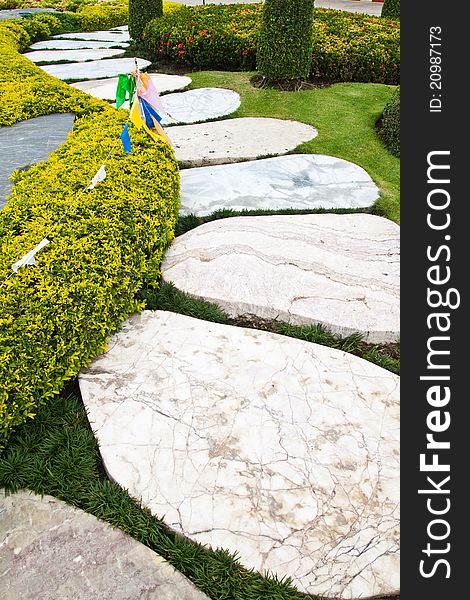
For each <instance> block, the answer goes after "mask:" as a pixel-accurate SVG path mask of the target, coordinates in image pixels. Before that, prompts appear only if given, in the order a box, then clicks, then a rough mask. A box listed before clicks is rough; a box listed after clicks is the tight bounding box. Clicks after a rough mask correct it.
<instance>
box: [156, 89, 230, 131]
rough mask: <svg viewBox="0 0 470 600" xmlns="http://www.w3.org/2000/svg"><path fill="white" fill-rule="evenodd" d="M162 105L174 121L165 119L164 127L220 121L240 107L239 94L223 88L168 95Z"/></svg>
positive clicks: (163, 99)
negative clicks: (219, 119) (211, 120)
mask: <svg viewBox="0 0 470 600" xmlns="http://www.w3.org/2000/svg"><path fill="white" fill-rule="evenodd" d="M162 103H163V106H164V107H165V109H166V110H167V111H168V113H169V114H170V115H171V117H173V119H171V118H170V119H169V118H165V119H163V122H162V123H163V125H169V124H171V123H175V122H177V123H197V122H198V121H208V120H209V119H218V118H220V117H224V116H227V115H230V114H232V113H233V112H235V111H236V110H237V108H238V107H239V106H240V96H239V95H238V94H237V92H234V91H232V90H226V89H223V88H198V89H195V90H189V91H188V92H181V93H178V94H167V95H166V96H164V97H163V98H162Z"/></svg>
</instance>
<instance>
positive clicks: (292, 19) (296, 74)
mask: <svg viewBox="0 0 470 600" xmlns="http://www.w3.org/2000/svg"><path fill="white" fill-rule="evenodd" d="M313 5H314V0H266V2H265V4H264V9H263V18H262V24H261V30H260V33H259V40H258V55H257V64H256V67H257V69H258V71H259V72H260V74H261V75H264V76H265V77H266V78H267V79H268V80H269V81H272V82H277V81H294V80H302V79H308V77H309V75H310V68H311V64H312V50H313V48H312V42H313V40H312V29H313Z"/></svg>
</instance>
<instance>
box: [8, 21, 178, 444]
mask: <svg viewBox="0 0 470 600" xmlns="http://www.w3.org/2000/svg"><path fill="white" fill-rule="evenodd" d="M18 28H19V26H15V27H14V28H13V29H14V30H12V29H11V28H10V26H9V25H8V23H7V25H6V26H4V25H3V24H0V67H1V68H0V96H1V98H2V103H1V104H0V125H8V124H12V123H15V122H17V121H19V120H21V119H25V118H30V117H35V116H38V115H40V114H48V113H53V112H68V111H73V112H75V113H76V115H77V120H76V122H75V125H74V128H73V131H72V132H71V134H70V135H69V138H68V140H67V141H66V142H65V143H64V144H63V145H62V146H61V147H60V148H59V149H58V150H56V151H55V152H54V153H52V154H51V156H50V157H49V159H48V160H47V161H45V162H43V163H40V164H37V165H35V166H33V167H31V168H30V169H28V170H26V171H21V172H15V173H14V175H13V180H14V184H15V185H14V187H13V189H12V192H11V194H10V196H9V198H8V203H7V205H6V207H5V208H4V209H3V210H2V211H0V381H1V385H0V448H1V447H2V446H4V445H5V443H6V441H7V439H8V437H9V435H10V433H11V431H12V430H13V429H14V428H15V427H16V426H18V425H20V424H21V423H23V422H24V421H25V420H27V419H28V418H29V417H31V416H33V415H34V414H35V409H36V407H37V406H39V405H40V404H43V403H44V402H45V401H47V399H49V398H51V397H52V396H54V395H55V394H56V393H57V392H58V391H60V390H61V389H62V388H63V386H64V384H65V382H66V381H67V380H68V379H70V378H71V377H74V376H75V375H76V374H77V373H78V371H79V370H80V368H82V367H83V366H85V365H86V364H88V363H89V362H90V360H91V359H92V358H93V357H94V356H96V355H97V354H98V353H100V352H101V351H103V349H104V348H105V346H106V338H107V336H108V335H109V333H110V332H111V331H113V330H115V329H117V328H118V327H119V325H120V323H121V322H122V321H123V320H124V319H125V318H127V316H128V315H129V314H130V313H132V312H134V311H136V310H139V308H141V306H142V303H141V302H139V301H137V300H136V299H135V297H136V293H137V292H138V291H139V290H140V289H141V288H142V287H143V286H144V285H155V284H156V283H157V281H158V278H159V264H160V261H161V258H162V254H163V252H164V250H165V248H166V247H167V246H168V245H169V244H170V242H171V240H172V239H173V235H174V233H173V230H174V226H175V223H176V219H177V211H178V206H177V205H178V197H179V174H178V165H177V162H176V160H175V158H174V155H173V151H172V150H171V148H170V147H169V146H168V145H167V144H166V143H165V142H164V141H163V140H162V141H159V142H154V141H153V140H152V139H151V138H150V137H149V136H147V135H146V134H145V133H141V132H140V131H136V130H135V129H134V128H132V126H131V136H132V143H133V153H132V154H131V155H127V154H125V153H124V151H123V150H122V147H121V145H120V143H117V145H116V146H115V148H114V153H113V154H112V156H111V158H110V159H109V160H108V162H107V165H106V171H107V178H106V180H105V181H103V182H101V183H100V184H99V185H98V186H97V187H96V188H95V189H94V190H92V191H88V192H85V193H83V194H82V195H81V196H80V197H79V200H78V201H76V202H75V203H74V201H75V200H76V199H77V193H78V192H79V191H80V190H83V188H84V187H85V186H86V185H87V183H89V182H90V179H91V177H92V176H93V175H94V174H95V173H96V171H97V170H98V168H99V167H100V165H101V163H102V161H103V159H104V158H105V156H106V155H107V154H108V152H109V150H110V149H111V148H112V147H113V146H114V145H115V144H116V142H119V134H120V132H121V130H122V127H123V123H124V121H125V119H126V115H125V113H124V111H116V110H115V109H113V108H112V107H111V106H109V105H108V104H107V103H106V102H103V101H100V100H97V99H94V98H92V97H91V96H88V95H87V94H84V93H83V92H81V91H80V90H77V89H74V88H72V87H69V86H67V85H66V84H65V83H63V82H62V81H60V80H58V79H56V78H54V77H51V76H50V75H47V74H46V73H45V72H44V71H42V70H41V69H39V68H38V67H36V66H35V65H34V64H33V63H32V62H30V61H29V60H27V59H26V58H24V57H23V56H21V55H20V54H18V52H17V48H18V44H19V41H18V38H21V39H24V38H25V35H27V33H26V32H25V34H24V35H20V34H19V32H18ZM66 210H68V211H69V212H68V213H67V215H66V217H65V218H64V219H63V220H62V221H61V222H60V223H59V225H58V226H57V228H55V229H54V230H53V231H52V233H50V235H49V238H48V239H50V241H51V243H50V244H49V245H48V246H47V247H46V248H44V249H43V250H42V251H41V252H40V253H39V254H38V255H37V265H36V266H35V267H24V268H22V269H20V271H19V272H18V274H16V275H14V276H12V277H11V278H10V279H8V280H7V281H6V282H5V279H6V278H7V277H8V276H9V275H10V274H11V273H12V271H11V265H12V264H13V263H14V262H16V261H17V260H19V259H20V258H21V257H22V256H23V255H24V254H25V253H26V252H28V251H29V250H31V249H32V248H34V247H35V246H36V244H38V242H39V241H40V240H41V239H42V238H43V237H45V235H46V234H47V233H48V232H49V230H50V227H51V225H52V224H53V223H55V222H56V221H57V220H58V218H59V217H61V216H62V215H64V213H65V211H66ZM3 282H4V283H3Z"/></svg>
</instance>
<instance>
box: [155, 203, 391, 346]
mask: <svg viewBox="0 0 470 600" xmlns="http://www.w3.org/2000/svg"><path fill="white" fill-rule="evenodd" d="M399 236H400V228H399V226H398V225H397V224H396V223H392V222H391V221H389V220H387V219H383V218H381V217H376V216H374V215H369V214H350V215H335V214H319V215H315V214H314V215H274V216H260V217H232V218H228V219H221V220H217V221H212V222H209V223H205V224H204V225H201V226H199V227H196V229H193V230H191V231H189V232H188V233H185V234H184V235H182V236H180V237H178V238H176V240H175V242H174V243H173V246H172V247H171V248H170V249H169V250H168V252H167V254H166V257H165V260H164V262H163V265H162V271H163V277H164V279H165V281H172V282H173V283H174V284H175V285H176V287H177V288H179V289H181V290H183V291H185V292H187V293H189V294H191V295H192V296H196V297H198V298H203V299H204V300H209V301H211V302H216V303H217V304H219V305H220V306H222V308H224V309H225V310H226V311H227V312H228V313H229V314H230V315H231V316H233V317H238V316H246V317H248V318H250V317H254V318H256V319H259V318H261V319H267V320H275V319H277V320H280V321H286V322H290V323H293V324H296V325H302V324H313V323H321V324H322V325H324V326H326V327H327V328H328V329H330V330H331V331H333V332H334V333H336V334H339V335H343V336H344V335H350V334H352V333H355V332H359V333H361V334H362V335H363V336H364V338H365V339H366V340H367V341H368V342H370V343H374V344H376V343H389V342H397V341H398V340H399V337H400V298H399V295H400V294H399V285H400V283H399V281H400V279H399V271H400V253H399V250H400V241H399Z"/></svg>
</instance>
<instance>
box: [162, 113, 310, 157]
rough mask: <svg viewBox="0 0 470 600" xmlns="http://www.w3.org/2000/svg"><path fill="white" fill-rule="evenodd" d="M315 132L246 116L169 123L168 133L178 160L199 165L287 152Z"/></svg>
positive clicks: (307, 127) (292, 123) (303, 126)
mask: <svg viewBox="0 0 470 600" xmlns="http://www.w3.org/2000/svg"><path fill="white" fill-rule="evenodd" d="M317 135H318V132H317V130H316V129H315V127H312V126H311V125H306V124H305V123H299V122H298V121H284V120H281V119H267V118H255V117H248V118H243V119H228V120H227V121H217V122H214V123H202V124H200V125H183V126H177V127H172V128H171V131H170V133H169V134H168V137H169V138H170V139H171V142H172V144H173V147H174V149H175V155H176V158H177V159H178V160H179V161H180V162H182V163H185V164H189V165H192V166H201V165H209V164H221V163H231V162H238V161H241V160H250V159H254V158H259V157H261V156H266V155H274V154H286V153H287V152H289V151H290V150H293V149H294V148H296V147H297V146H298V145H299V144H302V143H304V142H308V141H310V140H312V139H313V138H315V137H316V136H317Z"/></svg>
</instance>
